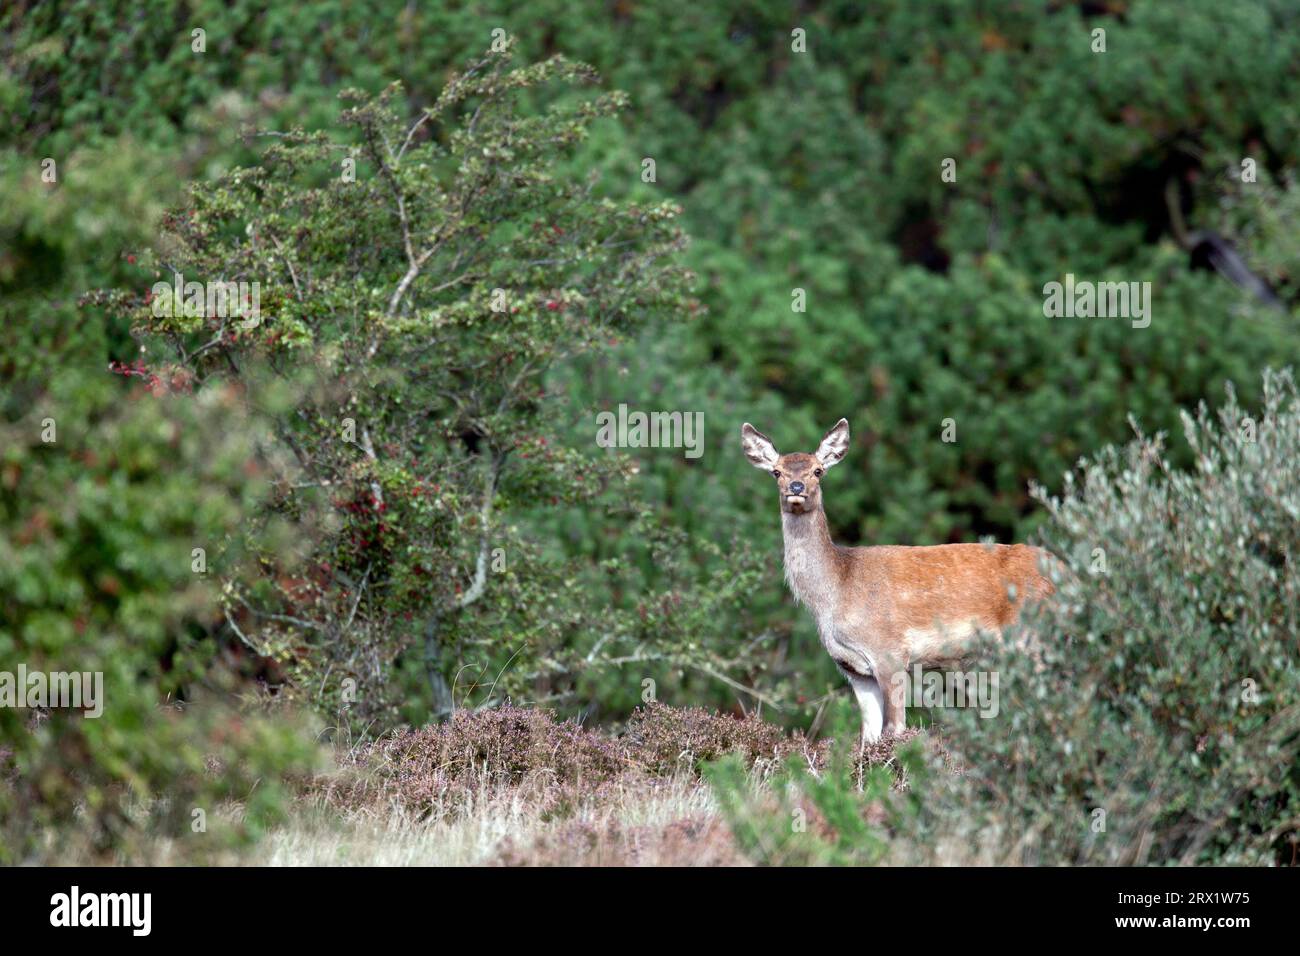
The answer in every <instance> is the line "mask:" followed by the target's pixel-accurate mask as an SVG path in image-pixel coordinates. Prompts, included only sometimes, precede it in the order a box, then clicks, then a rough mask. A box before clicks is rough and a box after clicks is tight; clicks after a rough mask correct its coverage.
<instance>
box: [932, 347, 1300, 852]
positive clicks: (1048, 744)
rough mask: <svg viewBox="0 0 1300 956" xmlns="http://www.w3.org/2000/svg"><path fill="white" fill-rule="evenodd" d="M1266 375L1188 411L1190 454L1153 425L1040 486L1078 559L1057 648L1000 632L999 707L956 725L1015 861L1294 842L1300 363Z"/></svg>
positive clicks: (1042, 630)
mask: <svg viewBox="0 0 1300 956" xmlns="http://www.w3.org/2000/svg"><path fill="white" fill-rule="evenodd" d="M1263 395H1264V398H1263V403H1262V408H1261V410H1260V411H1259V412H1258V413H1255V414H1252V413H1250V412H1248V411H1247V410H1246V409H1245V408H1243V407H1242V405H1241V404H1239V402H1238V400H1237V398H1236V395H1235V394H1234V392H1233V390H1232V389H1231V388H1229V389H1228V396H1227V401H1226V403H1225V404H1224V405H1223V406H1222V407H1221V408H1220V409H1219V411H1218V414H1217V416H1216V415H1212V414H1211V413H1210V412H1208V411H1207V410H1206V408H1205V406H1204V405H1202V406H1200V407H1199V408H1198V410H1197V412H1196V414H1195V415H1190V414H1185V415H1184V417H1183V425H1184V434H1185V438H1186V442H1187V448H1188V452H1189V454H1190V457H1191V459H1192V461H1193V468H1192V469H1190V470H1187V471H1180V470H1175V469H1173V468H1171V467H1170V465H1169V462H1168V458H1167V455H1166V452H1165V449H1164V442H1163V440H1162V438H1161V436H1159V435H1156V436H1154V437H1152V436H1146V435H1142V434H1139V435H1138V437H1137V438H1136V439H1135V440H1134V441H1133V442H1132V443H1130V444H1129V445H1128V446H1126V447H1124V448H1120V449H1116V448H1110V449H1107V450H1106V451H1104V452H1102V453H1100V454H1098V455H1096V456H1094V457H1093V458H1091V459H1090V460H1088V461H1085V462H1083V463H1081V465H1080V469H1079V473H1078V476H1077V477H1073V476H1072V477H1070V478H1069V479H1068V480H1067V482H1066V485H1065V492H1064V493H1063V495H1062V496H1061V497H1059V498H1053V497H1049V496H1046V495H1043V494H1042V493H1041V492H1040V497H1041V498H1042V500H1043V502H1044V504H1045V505H1046V506H1047V509H1048V512H1049V514H1050V522H1049V525H1048V528H1047V543H1048V545H1049V547H1050V548H1051V549H1052V550H1053V551H1054V552H1055V553H1057V554H1058V555H1059V556H1060V557H1061V559H1062V562H1063V567H1062V569H1061V570H1060V571H1058V572H1057V574H1056V577H1057V586H1058V592H1057V594H1056V597H1055V599H1054V600H1052V601H1051V602H1050V603H1047V604H1044V605H1042V606H1040V607H1039V608H1038V610H1037V613H1035V614H1034V615H1032V616H1031V617H1030V619H1029V620H1028V623H1027V626H1028V627H1029V628H1031V629H1032V630H1033V631H1034V632H1035V633H1036V634H1038V635H1039V637H1040V639H1041V651H1040V655H1039V657H1037V658H1027V657H1025V656H1022V655H1020V654H1017V653H1016V652H1014V651H1012V650H1008V649H1006V648H1005V647H1004V648H1003V649H1001V650H1000V651H994V649H990V651H991V653H993V654H994V656H993V658H992V659H991V660H990V661H989V662H988V663H987V664H985V665H983V666H988V667H990V668H994V669H996V670H997V671H998V672H999V673H1000V675H1001V681H1002V683H1001V688H1002V697H1001V702H1000V714H999V716H998V717H997V719H996V721H981V720H978V719H975V718H973V717H972V716H971V715H970V714H958V716H957V718H956V719H955V721H954V722H953V724H952V726H951V727H949V728H948V729H949V730H950V731H951V732H953V733H954V734H955V737H954V739H953V742H952V746H953V750H954V752H955V753H957V755H958V759H959V760H960V761H961V762H962V763H964V764H965V765H966V766H967V767H968V768H969V771H970V777H969V778H968V780H969V785H970V787H971V788H972V789H973V791H974V793H975V794H977V796H978V799H977V800H975V801H974V806H975V807H977V808H978V809H977V815H978V816H980V818H981V820H983V821H984V822H985V823H987V824H988V825H989V826H996V827H998V828H1000V829H1002V830H1003V831H1004V832H1006V833H1007V834H1008V835H1009V838H1010V839H1011V840H1012V841H1014V848H1013V846H1011V845H1008V846H1007V847H1006V849H1007V852H1008V853H1009V854H1011V855H1012V857H1013V860H1014V861H1015V862H1026V863H1045V864H1059V863H1104V864H1132V863H1139V864H1141V863H1181V864H1206V863H1212V864H1242V863H1245V864H1259V863H1267V862H1270V861H1279V862H1293V860H1294V841H1295V837H1296V833H1297V824H1296V813H1297V808H1300V761H1298V760H1297V757H1298V755H1300V652H1298V650H1297V645H1296V635H1297V633H1298V632H1300V631H1298V628H1300V619H1298V618H1297V614H1298V613H1300V564H1298V562H1300V470H1297V468H1296V463H1297V461H1300V401H1298V400H1297V391H1296V385H1295V381H1294V379H1293V378H1292V376H1291V374H1290V373H1289V372H1288V373H1281V374H1278V373H1268V374H1266V375H1265V377H1264V383H1263ZM1103 827H1104V828H1103Z"/></svg>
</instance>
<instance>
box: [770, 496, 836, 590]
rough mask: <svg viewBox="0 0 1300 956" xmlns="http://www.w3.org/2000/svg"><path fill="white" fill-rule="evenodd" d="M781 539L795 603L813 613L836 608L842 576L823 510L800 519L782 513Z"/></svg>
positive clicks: (787, 513)
mask: <svg viewBox="0 0 1300 956" xmlns="http://www.w3.org/2000/svg"><path fill="white" fill-rule="evenodd" d="M781 535H782V537H783V538H784V539H785V579H786V581H787V582H788V583H789V585H790V590H791V591H792V592H793V593H794V596H795V599H796V600H797V601H800V602H802V603H803V604H806V605H807V606H808V607H809V608H811V609H812V610H813V612H814V613H819V612H823V613H824V612H826V611H829V610H830V609H831V608H833V607H834V606H835V604H836V600H835V597H836V589H837V588H838V586H839V573H838V569H837V567H836V553H835V545H834V544H833V543H832V542H831V532H830V528H829V527H827V525H826V512H824V511H822V509H821V508H820V507H818V508H816V509H815V510H813V511H810V512H807V513H805V514H801V515H796V514H790V513H789V512H788V511H782V512H781Z"/></svg>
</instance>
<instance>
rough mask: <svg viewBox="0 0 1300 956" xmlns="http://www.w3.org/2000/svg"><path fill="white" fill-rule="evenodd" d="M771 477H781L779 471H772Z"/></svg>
mask: <svg viewBox="0 0 1300 956" xmlns="http://www.w3.org/2000/svg"><path fill="white" fill-rule="evenodd" d="M772 477H773V478H780V477H781V473H780V472H779V471H774V472H772Z"/></svg>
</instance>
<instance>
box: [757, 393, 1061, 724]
mask: <svg viewBox="0 0 1300 956" xmlns="http://www.w3.org/2000/svg"><path fill="white" fill-rule="evenodd" d="M741 444H742V448H743V450H744V452H745V456H746V457H747V458H748V459H749V461H750V463H751V464H752V465H753V466H754V467H755V468H761V469H763V470H764V471H767V472H769V473H771V475H772V477H774V478H775V479H776V483H777V493H778V498H779V500H780V507H781V535H782V538H783V540H784V546H785V555H784V563H785V579H786V583H787V584H788V585H789V587H790V591H791V592H792V594H793V595H794V598H795V600H796V602H798V603H800V604H803V605H804V606H805V607H807V608H808V610H809V611H811V612H812V616H813V618H814V619H815V621H816V624H817V633H818V636H819V637H820V638H821V643H822V646H823V647H825V649H826V651H827V652H828V653H829V654H830V656H831V659H832V660H833V661H834V662H835V664H836V665H837V666H838V667H839V669H840V671H841V672H843V674H844V676H845V677H847V678H848V681H849V685H850V686H851V688H852V690H853V695H854V697H855V698H856V700H857V704H858V708H859V709H860V710H861V712H862V741H861V745H862V746H863V747H866V746H868V745H870V744H874V743H876V742H877V741H878V740H880V739H881V737H882V736H884V737H890V736H894V735H897V734H899V733H901V732H902V731H903V729H904V728H905V727H906V718H907V680H906V677H907V670H908V668H909V667H914V666H920V667H935V668H941V667H947V666H951V665H953V664H955V663H958V662H960V661H962V660H963V659H965V658H967V657H968V656H969V655H970V653H971V650H972V646H973V644H974V642H975V640H976V639H977V637H978V635H979V634H980V633H981V632H984V633H995V634H996V633H1000V632H1001V631H1002V629H1003V628H1006V627H1008V626H1010V625H1011V624H1012V623H1014V622H1015V621H1016V620H1017V619H1018V617H1019V614H1020V611H1021V608H1022V607H1023V606H1024V603H1025V602H1026V601H1027V600H1029V599H1041V598H1042V597H1044V596H1046V595H1048V594H1051V593H1052V592H1053V591H1054V590H1055V588H1054V586H1053V585H1052V582H1051V581H1050V580H1049V578H1048V577H1047V576H1046V575H1045V574H1044V573H1043V571H1042V570H1040V568H1047V567H1048V566H1049V562H1050V556H1049V555H1048V553H1047V552H1046V551H1044V550H1043V549H1041V548H1037V547H1033V546H1031V545H1025V544H992V545H990V544H940V545H931V546H922V547H912V546H904V545H877V546H871V547H843V546H841V545H837V544H835V543H834V542H833V541H832V540H831V535H830V530H829V527H828V525H827V523H826V511H825V509H824V507H823V503H822V478H823V476H824V475H825V474H826V472H827V471H829V470H830V469H831V468H833V467H834V466H835V465H837V464H839V462H841V461H842V460H843V459H844V457H845V455H846V454H847V453H848V449H849V423H848V420H847V419H844V418H841V419H840V420H839V421H838V422H837V423H836V424H835V426H834V427H833V428H831V430H830V431H828V432H827V433H826V435H825V436H824V437H823V438H822V440H821V444H820V445H818V446H817V450H816V451H815V452H813V453H812V454H805V453H801V452H795V453H792V454H787V455H783V454H781V453H780V452H778V451H777V450H776V447H775V446H774V445H773V444H772V441H771V439H769V438H768V437H767V436H766V435H764V434H763V433H762V432H760V431H759V430H758V429H756V428H755V427H754V426H753V425H751V424H749V423H748V422H745V424H744V425H743V426H742V428H741Z"/></svg>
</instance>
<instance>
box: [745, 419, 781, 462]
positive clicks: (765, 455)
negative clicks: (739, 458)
mask: <svg viewBox="0 0 1300 956" xmlns="http://www.w3.org/2000/svg"><path fill="white" fill-rule="evenodd" d="M740 447H741V448H743V449H744V450H745V457H746V458H748V459H749V463H750V464H751V465H753V466H754V467H755V468H762V469H763V470H764V471H771V470H772V469H773V468H774V467H776V460H777V459H778V458H780V457H781V456H780V455H778V454H777V451H776V446H774V445H773V444H772V440H771V439H770V438H768V437H767V436H766V435H764V434H763V433H762V432H761V431H759V430H758V429H757V428H755V427H754V426H753V425H751V424H750V423H749V422H745V424H744V425H742V426H741V429H740Z"/></svg>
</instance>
